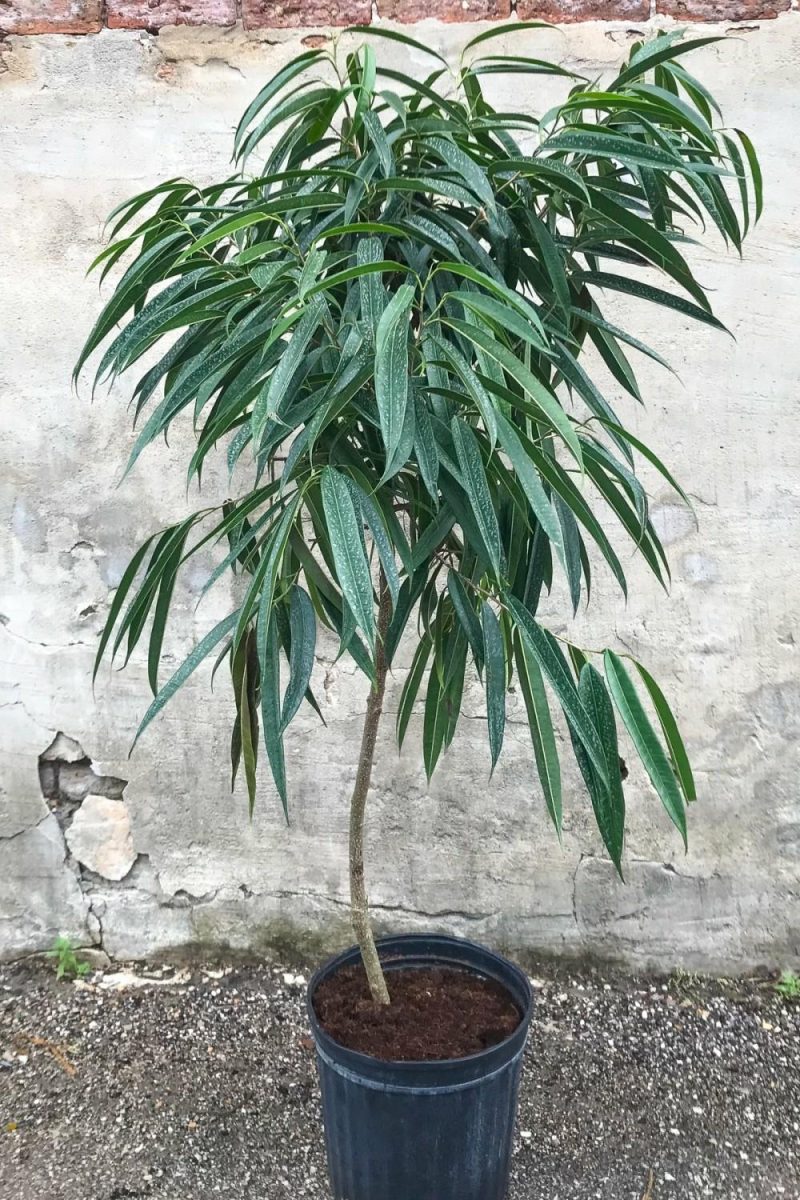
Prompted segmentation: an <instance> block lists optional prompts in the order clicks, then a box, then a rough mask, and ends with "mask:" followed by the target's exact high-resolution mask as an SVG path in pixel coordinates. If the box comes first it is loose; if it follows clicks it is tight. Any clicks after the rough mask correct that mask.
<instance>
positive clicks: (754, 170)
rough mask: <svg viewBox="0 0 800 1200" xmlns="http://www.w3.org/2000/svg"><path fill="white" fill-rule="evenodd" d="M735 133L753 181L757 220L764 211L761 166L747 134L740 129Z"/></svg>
mask: <svg viewBox="0 0 800 1200" xmlns="http://www.w3.org/2000/svg"><path fill="white" fill-rule="evenodd" d="M735 132H736V136H737V137H738V139H739V141H740V142H741V143H742V148H743V150H744V152H745V155H746V157H747V161H748V163H749V165H750V174H751V176H752V179H753V193H754V195H755V205H756V220H758V219H759V217H760V216H761V214H762V212H763V211H764V179H763V176H762V174H761V165H760V163H759V161H758V155H757V154H756V151H755V147H754V145H753V143H752V142H751V141H750V138H749V137H748V136H747V134H746V133H745V132H744V131H743V130H741V129H737V130H736V131H735Z"/></svg>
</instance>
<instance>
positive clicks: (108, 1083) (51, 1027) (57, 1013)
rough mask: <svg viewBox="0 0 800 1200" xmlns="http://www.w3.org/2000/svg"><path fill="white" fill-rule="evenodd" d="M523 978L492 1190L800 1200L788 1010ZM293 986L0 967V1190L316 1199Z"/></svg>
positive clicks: (33, 1196) (311, 1104) (653, 989)
mask: <svg viewBox="0 0 800 1200" xmlns="http://www.w3.org/2000/svg"><path fill="white" fill-rule="evenodd" d="M533 980H534V987H535V992H536V1012H535V1016H534V1022H533V1026H532V1036H531V1039H530V1043H529V1047H528V1050H527V1054H526V1061H525V1066H524V1075H523V1086H522V1098H521V1106H520V1119H519V1125H518V1131H517V1138H516V1145H515V1152H514V1172H513V1180H512V1185H511V1191H510V1193H509V1200H705V1197H716V1198H719V1200H767V1197H782V1198H783V1200H800V1004H796V1003H795V1004H793V1003H791V1002H788V1001H784V1000H782V999H781V998H780V997H778V996H777V995H776V994H775V992H774V990H773V989H772V987H771V985H770V984H769V983H768V981H765V980H764V981H751V982H750V983H746V984H736V985H732V984H725V983H716V984H710V983H705V982H703V981H701V980H698V979H695V978H694V977H687V976H682V977H679V978H672V979H670V980H667V981H661V980H658V981H654V980H647V979H631V978H621V977H618V976H613V975H607V976H603V975H599V974H595V973H592V974H585V975H581V976H578V975H571V974H567V973H565V972H561V971H558V972H552V971H551V972H548V971H547V970H545V969H544V968H540V969H539V970H537V971H536V972H535V974H534V976H533ZM304 985H305V976H304V974H303V973H302V972H298V971H297V969H296V968H291V969H289V968H284V967H280V966H275V965H260V966H251V965H248V966H244V965H235V966H220V965H216V966H214V967H205V968H202V967H192V968H185V967H177V966H176V967H162V968H158V969H153V968H150V969H145V968H141V967H140V968H134V967H131V968H127V969H123V968H120V967H117V966H115V967H114V968H112V969H110V970H106V971H105V972H95V973H93V974H92V975H89V976H87V977H86V979H85V980H81V981H79V982H78V983H77V984H76V983H67V982H61V983H58V982H56V980H55V978H54V974H53V970H52V966H51V965H49V964H48V965H47V966H44V965H40V964H36V965H33V964H24V965H17V966H13V967H6V968H4V969H2V970H0V1200H139V1198H141V1200H145V1198H146V1200H213V1198H216V1197H221V1196H224V1197H227V1198H230V1200H283V1198H284V1197H285V1198H291V1200H295V1198H297V1200H301V1198H308V1200H329V1196H330V1193H329V1191H328V1189H327V1184H326V1177H325V1162H324V1153H323V1148H322V1138H321V1133H320V1125H319V1119H320V1118H319V1105H318V1091H317V1083H316V1076H315V1067H314V1058H313V1053H312V1047H311V1043H310V1040H309V1038H308V1035H307V1030H306V1024H305V1015H304V1009H303V999H304ZM398 1200H402V1198H398Z"/></svg>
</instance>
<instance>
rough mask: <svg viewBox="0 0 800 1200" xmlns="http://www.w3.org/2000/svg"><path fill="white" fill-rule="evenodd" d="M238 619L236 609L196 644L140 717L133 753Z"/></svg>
mask: <svg viewBox="0 0 800 1200" xmlns="http://www.w3.org/2000/svg"><path fill="white" fill-rule="evenodd" d="M238 619H239V610H238V609H237V610H236V611H235V612H232V613H229V614H228V616H227V617H223V619H222V620H221V621H219V622H217V624H216V625H215V626H214V628H213V629H212V630H211V631H210V632H209V633H207V634H206V636H205V637H204V638H202V640H201V641H200V642H198V644H197V645H196V646H195V648H194V650H193V651H192V653H191V654H190V655H189V656H188V658H186V659H184V661H183V662H182V663H181V665H180V666H179V667H178V669H177V671H176V672H175V674H174V675H173V676H172V677H171V679H169V680H168V681H167V683H165V684H164V686H163V688H162V689H161V691H160V692H159V693H158V695H157V696H156V698H155V699H154V700H153V703H152V704H151V705H150V707H149V708H148V710H147V712H146V713H145V714H144V716H143V717H142V721H141V724H140V725H139V728H138V729H137V731H136V737H135V738H134V739H133V745H132V746H131V751H133V747H134V746H135V745H136V743H137V742H138V740H139V738H140V737H141V736H142V734H143V733H144V731H145V729H147V726H148V725H149V724H150V722H151V721H152V720H153V718H154V717H157V716H158V714H159V713H160V712H161V709H162V708H163V707H164V705H165V704H166V703H167V701H169V700H171V699H172V697H173V696H174V695H175V693H176V692H177V691H178V690H179V689H180V688H181V687H182V686H183V684H184V683H185V682H186V680H187V679H188V678H189V676H190V675H191V674H192V672H193V671H196V670H197V668H198V667H199V666H200V663H201V662H202V661H203V659H205V658H208V656H209V654H210V653H211V651H212V650H213V649H214V647H215V646H216V645H218V644H219V643H220V642H221V641H222V639H223V638H224V637H225V635H226V634H227V633H230V631H231V630H232V629H233V627H234V625H235V624H236V622H237V620H238Z"/></svg>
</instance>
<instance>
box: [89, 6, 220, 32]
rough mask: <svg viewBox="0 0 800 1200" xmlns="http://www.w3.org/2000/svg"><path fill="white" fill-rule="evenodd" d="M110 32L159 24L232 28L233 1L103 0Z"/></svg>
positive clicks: (157, 25)
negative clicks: (224, 26) (228, 26)
mask: <svg viewBox="0 0 800 1200" xmlns="http://www.w3.org/2000/svg"><path fill="white" fill-rule="evenodd" d="M106 14H107V15H106V20H107V22H108V26H109V28H110V29H161V27H162V26H163V25H235V24H236V0H107V3H106Z"/></svg>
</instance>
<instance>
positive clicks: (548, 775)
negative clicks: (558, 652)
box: [514, 636, 562, 841]
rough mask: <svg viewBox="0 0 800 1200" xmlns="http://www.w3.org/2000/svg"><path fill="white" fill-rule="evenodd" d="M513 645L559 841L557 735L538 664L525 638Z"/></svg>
mask: <svg viewBox="0 0 800 1200" xmlns="http://www.w3.org/2000/svg"><path fill="white" fill-rule="evenodd" d="M514 646H515V649H514V657H515V661H516V664H517V677H518V678H519V682H520V688H521V689H522V696H523V699H524V701H525V709H526V711H527V714H528V728H529V730H530V734H531V741H532V742H533V752H534V756H535V758H536V769H537V771H538V773H539V780H540V782H541V785H542V792H543V793H544V799H545V803H546V805H547V811H548V812H549V814H550V819H551V821H552V822H553V824H554V825H555V827H556V832H557V833H558V839H559V841H561V827H562V799H561V766H560V764H559V761H558V749H557V747H556V737H555V732H554V730H553V720H552V717H551V716H550V708H549V706H548V703H547V695H546V693H545V689H544V680H543V679H542V672H541V671H540V669H539V664H538V662H537V661H536V659H535V657H534V655H533V652H532V651H531V649H530V647H529V646H528V644H527V642H526V641H525V639H524V638H523V637H519V636H517V637H515V639H514Z"/></svg>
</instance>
